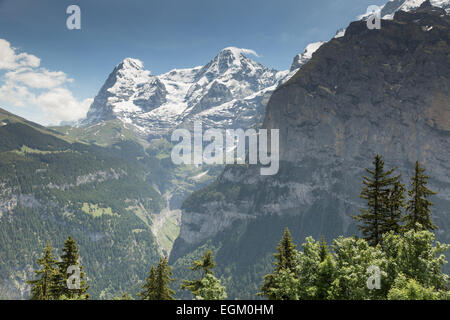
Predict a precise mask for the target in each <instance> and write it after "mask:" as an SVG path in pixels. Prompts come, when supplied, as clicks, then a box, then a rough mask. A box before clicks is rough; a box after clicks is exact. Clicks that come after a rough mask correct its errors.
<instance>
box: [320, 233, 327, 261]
mask: <svg viewBox="0 0 450 320" xmlns="http://www.w3.org/2000/svg"><path fill="white" fill-rule="evenodd" d="M328 253H329V250H328V246H327V243H326V241H325V237H324V236H322V239H321V240H320V249H319V257H320V262H323V261H324V260H325V258H326V257H327V256H328Z"/></svg>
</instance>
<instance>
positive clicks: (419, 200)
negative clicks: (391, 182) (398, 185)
mask: <svg viewBox="0 0 450 320" xmlns="http://www.w3.org/2000/svg"><path fill="white" fill-rule="evenodd" d="M424 173H425V168H422V167H421V166H420V164H419V162H418V161H416V165H415V173H414V177H412V178H411V189H410V190H409V191H408V195H409V200H408V202H407V206H406V212H407V214H406V216H405V230H406V231H408V230H415V231H417V230H418V229H419V225H420V226H421V227H420V228H421V229H422V230H430V231H431V230H434V229H436V226H435V225H434V224H433V222H432V221H431V206H432V205H433V203H432V202H431V201H430V200H428V198H429V197H430V196H432V195H434V194H436V193H435V192H434V191H431V190H430V189H428V188H427V183H428V179H429V178H430V177H428V176H426V175H425V174H424ZM418 224H419V225H418Z"/></svg>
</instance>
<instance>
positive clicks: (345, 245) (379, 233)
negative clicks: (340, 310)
mask: <svg viewBox="0 0 450 320" xmlns="http://www.w3.org/2000/svg"><path fill="white" fill-rule="evenodd" d="M414 169H415V170H414V175H413V176H412V177H411V178H410V184H409V186H405V185H403V184H402V183H401V182H400V178H401V176H400V175H396V173H395V168H393V169H386V168H385V165H384V161H383V159H382V157H381V156H379V155H376V156H375V158H374V160H373V167H372V168H367V169H366V172H367V175H366V176H364V177H363V182H362V184H363V187H362V189H361V198H362V199H363V200H364V201H365V206H364V208H363V209H362V210H361V212H360V213H359V214H357V215H355V216H354V219H356V220H357V221H358V223H359V227H360V229H361V233H362V237H358V236H353V237H343V236H341V237H338V238H337V239H334V240H333V242H332V243H331V244H327V243H326V241H325V240H324V238H322V239H321V240H316V239H313V238H312V237H308V238H306V239H305V242H304V243H303V244H301V246H300V248H301V249H300V250H299V249H297V245H296V244H294V242H293V238H292V236H291V233H290V231H289V228H286V230H285V232H284V234H283V236H282V238H281V240H280V242H279V243H278V246H277V247H276V252H275V253H274V260H273V271H272V272H271V273H269V274H266V275H265V276H264V277H263V279H261V288H260V291H259V292H258V293H257V296H256V297H255V298H258V297H259V298H263V299H269V300H299V299H301V300H448V299H450V290H449V279H448V278H449V277H448V275H446V274H445V273H444V272H443V271H442V267H443V266H444V265H445V264H446V263H447V261H446V260H445V255H444V253H445V252H446V251H447V250H448V249H449V248H450V245H447V244H441V243H439V242H438V241H436V239H435V235H434V232H433V231H434V230H435V229H436V226H435V225H434V224H433V221H432V218H431V217H432V214H431V213H432V206H433V204H432V202H431V201H430V196H432V195H433V194H434V192H433V191H432V190H430V189H429V188H428V187H427V182H428V179H429V177H428V176H427V175H426V174H425V168H424V167H423V166H422V165H421V164H420V163H419V162H416V164H415V168H414ZM62 252H63V254H62V255H61V256H60V257H59V258H56V257H55V256H54V254H53V249H52V247H51V245H50V244H47V245H46V247H45V248H44V250H43V252H42V256H41V257H40V258H39V259H37V265H38V266H39V267H38V268H37V269H36V270H35V279H34V280H30V281H29V282H28V283H29V284H30V285H31V296H30V299H36V300H56V299H68V300H83V299H89V298H90V296H89V293H88V292H89V280H88V279H89V275H86V273H85V272H84V271H83V267H82V266H81V264H80V260H81V259H80V255H79V252H78V249H77V246H76V243H75V240H74V239H73V238H72V237H68V238H67V240H66V241H65V242H64V246H63V249H62ZM70 266H75V267H78V270H79V275H78V287H77V289H74V290H70V289H67V287H68V285H69V283H70V277H71V275H70V273H68V272H67V269H68V268H69V267H70ZM215 267H216V262H215V261H214V253H213V250H210V249H209V250H205V251H204V252H203V255H202V256H201V258H200V259H195V260H192V262H191V265H190V269H189V270H186V271H187V272H190V274H193V275H194V276H193V277H191V278H189V279H179V280H181V282H180V285H179V286H175V285H174V283H175V279H174V275H173V272H172V267H171V266H170V265H169V263H168V258H167V257H161V258H160V259H159V262H158V263H157V264H155V265H152V266H151V268H150V270H149V271H148V274H147V277H146V279H145V281H144V283H143V284H140V290H139V292H138V293H137V294H136V295H135V296H133V295H132V294H130V293H129V292H126V291H124V292H123V293H122V295H121V296H117V297H114V299H116V300H130V299H142V300H174V299H176V296H177V295H176V293H177V291H185V292H188V293H190V294H191V297H192V298H193V299H197V300H224V299H226V298H227V289H226V287H225V285H224V284H223V281H222V280H223V279H219V278H217V277H216V276H215V274H214V268H215ZM136 285H139V284H138V283H136Z"/></svg>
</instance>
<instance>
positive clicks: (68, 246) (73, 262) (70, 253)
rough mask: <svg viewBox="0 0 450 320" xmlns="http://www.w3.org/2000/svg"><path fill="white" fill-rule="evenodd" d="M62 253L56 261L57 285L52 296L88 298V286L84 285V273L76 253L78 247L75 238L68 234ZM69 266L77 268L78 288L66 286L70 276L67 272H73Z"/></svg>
mask: <svg viewBox="0 0 450 320" xmlns="http://www.w3.org/2000/svg"><path fill="white" fill-rule="evenodd" d="M62 251H63V255H62V256H61V261H59V262H57V265H58V272H57V276H56V279H57V280H56V281H57V285H56V286H55V289H54V292H53V294H54V296H56V297H61V296H64V297H65V298H67V299H88V298H89V295H88V294H87V293H86V292H87V290H88V288H89V287H88V286H87V285H86V280H85V278H86V274H85V273H84V272H83V266H81V264H80V262H79V258H80V255H79V253H78V248H77V245H76V242H75V240H74V239H73V238H72V237H71V236H69V237H68V238H67V240H66V241H65V242H64V247H63V249H62ZM69 267H70V268H79V269H78V270H79V271H80V274H79V280H80V281H79V284H80V286H79V288H78V289H77V288H75V289H70V288H69V286H68V281H67V280H69V281H70V279H69V277H70V276H71V275H70V274H69V272H73V270H71V269H69Z"/></svg>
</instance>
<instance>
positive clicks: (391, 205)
mask: <svg viewBox="0 0 450 320" xmlns="http://www.w3.org/2000/svg"><path fill="white" fill-rule="evenodd" d="M395 179H396V181H395V182H394V183H393V187H392V188H391V189H390V190H389V194H388V199H387V201H388V202H387V213H386V215H385V217H384V221H383V230H382V232H383V233H387V232H389V231H393V232H394V233H395V234H399V233H401V231H402V226H401V222H402V219H403V217H402V213H403V208H404V207H405V198H406V197H405V191H406V188H405V185H404V184H402V183H401V182H400V176H397V177H395Z"/></svg>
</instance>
